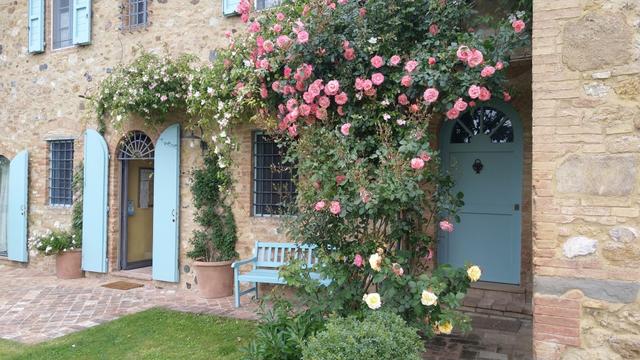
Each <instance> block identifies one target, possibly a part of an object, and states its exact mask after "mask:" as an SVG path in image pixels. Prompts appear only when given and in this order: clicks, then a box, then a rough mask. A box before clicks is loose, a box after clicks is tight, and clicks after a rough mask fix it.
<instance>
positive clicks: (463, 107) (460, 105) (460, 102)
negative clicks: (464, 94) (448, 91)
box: [453, 98, 467, 112]
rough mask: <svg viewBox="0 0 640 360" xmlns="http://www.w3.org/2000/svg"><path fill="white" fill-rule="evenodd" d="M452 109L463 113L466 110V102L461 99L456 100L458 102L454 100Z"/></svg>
mask: <svg viewBox="0 0 640 360" xmlns="http://www.w3.org/2000/svg"><path fill="white" fill-rule="evenodd" d="M453 107H454V108H455V109H456V110H458V111H459V112H463V111H465V110H467V102H466V101H464V100H463V99H462V98H458V100H456V102H455V103H454V104H453Z"/></svg>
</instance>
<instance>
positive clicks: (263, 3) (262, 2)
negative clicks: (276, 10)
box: [256, 0, 282, 10]
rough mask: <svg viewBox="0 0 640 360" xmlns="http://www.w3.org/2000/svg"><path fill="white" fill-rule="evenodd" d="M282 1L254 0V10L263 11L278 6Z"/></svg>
mask: <svg viewBox="0 0 640 360" xmlns="http://www.w3.org/2000/svg"><path fill="white" fill-rule="evenodd" d="M281 3H282V0H256V10H264V9H269V8H272V7H276V6H279V5H280V4H281Z"/></svg>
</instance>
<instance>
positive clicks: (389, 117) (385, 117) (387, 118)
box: [382, 113, 391, 120]
mask: <svg viewBox="0 0 640 360" xmlns="http://www.w3.org/2000/svg"><path fill="white" fill-rule="evenodd" d="M382 118H383V119H385V120H389V119H391V115H389V114H386V113H385V114H382Z"/></svg>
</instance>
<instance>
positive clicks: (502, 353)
mask: <svg viewBox="0 0 640 360" xmlns="http://www.w3.org/2000/svg"><path fill="white" fill-rule="evenodd" d="M0 274H1V275H0V276H1V278H2V281H0V338H2V339H8V340H14V341H19V342H22V343H27V344H34V343H38V342H42V341H46V340H50V339H54V338H57V337H60V336H63V335H66V334H69V333H72V332H76V331H81V330H84V329H87V328H90V327H92V326H96V325H98V324H102V323H105V322H108V321H112V320H115V319H117V318H119V317H121V316H124V315H128V314H133V313H136V312H139V311H143V310H146V309H149V308H152V307H164V308H168V309H172V310H178V311H186V312H195V313H206V314H212V315H219V316H226V317H234V318H240V319H256V318H257V317H256V310H257V305H256V304H255V303H251V302H250V301H249V297H248V296H245V297H243V307H242V308H240V309H235V308H234V306H233V298H232V297H228V298H223V299H212V300H207V299H202V298H200V297H198V296H197V294H196V293H194V292H193V291H188V290H179V289H176V288H174V287H171V288H159V287H157V286H155V285H154V284H153V283H151V282H149V281H140V280H134V279H128V280H127V279H122V278H113V277H110V276H107V277H99V278H97V277H89V278H83V279H76V280H60V279H57V278H56V277H55V276H52V275H45V274H42V273H38V272H36V271H34V270H30V269H24V268H15V267H9V266H6V265H0ZM116 280H127V281H131V282H138V283H142V284H144V287H141V288H136V289H132V290H127V291H122V290H116V289H108V288H104V287H102V286H100V285H103V284H106V283H109V282H111V281H116ZM472 318H473V325H474V329H473V331H472V332H471V333H469V334H466V335H460V334H457V335H455V334H454V335H451V336H440V337H437V338H435V339H432V340H430V341H428V342H427V350H428V351H427V352H426V353H425V355H424V359H425V360H454V359H455V360H528V359H532V358H533V356H532V355H531V320H529V319H516V318H507V317H496V316H485V315H480V314H474V315H472Z"/></svg>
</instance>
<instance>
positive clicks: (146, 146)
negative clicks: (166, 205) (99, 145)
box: [118, 131, 155, 270]
mask: <svg viewBox="0 0 640 360" xmlns="http://www.w3.org/2000/svg"><path fill="white" fill-rule="evenodd" d="M154 153H155V149H154V145H153V142H152V141H151V139H150V138H149V137H148V136H147V135H146V134H145V133H143V132H142V131H132V132H130V133H129V134H127V135H126V136H125V137H124V138H123V139H122V141H121V142H120V145H119V147H118V160H119V161H120V168H121V178H120V180H121V182H120V184H121V186H120V189H121V194H120V195H121V196H120V198H121V208H120V209H121V214H122V215H121V227H120V269H122V270H131V269H137V268H142V267H148V266H151V265H152V258H153V189H154V181H153V180H154V178H153V174H154Z"/></svg>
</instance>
